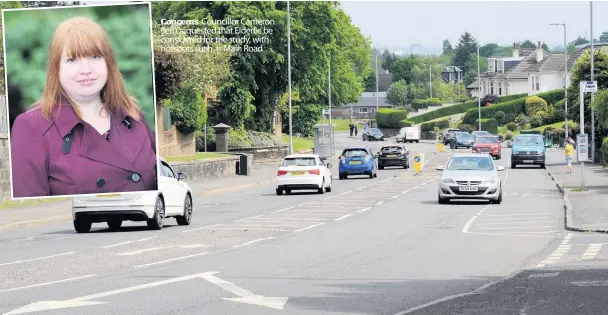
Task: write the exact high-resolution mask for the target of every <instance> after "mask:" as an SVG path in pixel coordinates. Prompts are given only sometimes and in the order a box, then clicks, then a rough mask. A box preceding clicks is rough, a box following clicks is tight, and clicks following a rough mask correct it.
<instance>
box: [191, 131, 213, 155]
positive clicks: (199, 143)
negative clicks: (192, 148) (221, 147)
mask: <svg viewBox="0 0 608 315" xmlns="http://www.w3.org/2000/svg"><path fill="white" fill-rule="evenodd" d="M195 136H196V152H205V133H204V132H203V131H202V130H197V131H196V132H195ZM207 151H209V152H214V151H215V129H213V128H211V127H207Z"/></svg>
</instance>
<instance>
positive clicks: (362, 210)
mask: <svg viewBox="0 0 608 315" xmlns="http://www.w3.org/2000/svg"><path fill="white" fill-rule="evenodd" d="M369 209H371V207H370V208H365V209H361V210H359V211H357V212H365V211H367V210H369Z"/></svg>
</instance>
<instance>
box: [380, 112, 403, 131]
mask: <svg viewBox="0 0 608 315" xmlns="http://www.w3.org/2000/svg"><path fill="white" fill-rule="evenodd" d="M406 118H407V111H406V110H396V109H391V108H380V109H378V111H377V112H376V122H377V123H378V127H379V128H399V126H400V125H399V124H400V122H401V121H402V120H405V119H406Z"/></svg>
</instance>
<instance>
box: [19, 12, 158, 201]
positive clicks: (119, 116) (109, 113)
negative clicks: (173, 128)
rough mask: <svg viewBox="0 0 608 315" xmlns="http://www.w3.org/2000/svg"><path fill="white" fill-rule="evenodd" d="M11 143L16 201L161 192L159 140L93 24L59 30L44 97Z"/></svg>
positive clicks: (74, 22) (74, 21) (80, 22)
mask: <svg viewBox="0 0 608 315" xmlns="http://www.w3.org/2000/svg"><path fill="white" fill-rule="evenodd" d="M10 136H11V138H10V140H11V141H10V142H11V168H12V176H11V177H12V185H13V186H12V187H13V198H21V197H41V196H61V195H77V194H94V193H110V192H112V193H120V192H133V191H146V190H157V189H158V187H157V186H158V184H157V173H156V165H157V155H156V141H155V136H154V133H153V132H152V130H151V128H150V127H149V125H148V122H146V120H145V119H144V115H143V113H142V111H141V110H140V108H139V105H138V104H137V101H136V100H135V99H134V98H133V97H132V96H130V95H129V94H128V93H127V89H126V87H125V83H124V81H123V78H122V74H121V72H120V70H119V68H118V64H117V61H116V58H115V54H114V51H113V49H112V47H111V45H110V41H109V40H108V36H107V34H106V32H105V31H104V30H103V29H102V27H101V26H100V25H98V24H97V23H95V22H94V21H93V20H91V19H89V18H86V17H74V18H71V19H69V20H66V21H64V22H62V23H61V24H60V25H59V26H58V27H57V29H56V30H55V32H54V34H53V37H52V40H51V43H50V47H49V54H48V63H47V73H46V83H45V87H44V92H43V94H42V97H41V99H40V100H39V101H38V102H37V103H36V104H34V105H33V106H32V108H31V109H29V110H28V111H26V112H24V113H22V114H20V115H19V116H17V118H16V119H15V121H14V123H13V126H12V129H11V134H10Z"/></svg>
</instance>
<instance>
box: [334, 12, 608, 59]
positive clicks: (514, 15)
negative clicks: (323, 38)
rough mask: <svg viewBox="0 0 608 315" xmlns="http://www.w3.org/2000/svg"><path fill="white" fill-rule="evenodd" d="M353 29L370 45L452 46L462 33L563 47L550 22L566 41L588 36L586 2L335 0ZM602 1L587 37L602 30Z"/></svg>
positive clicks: (605, 24)
mask: <svg viewBox="0 0 608 315" xmlns="http://www.w3.org/2000/svg"><path fill="white" fill-rule="evenodd" d="M340 6H341V7H342V9H343V10H344V11H345V12H346V13H347V14H348V15H350V17H351V19H352V22H353V24H354V25H356V26H357V27H359V28H360V30H361V32H362V33H363V34H364V35H365V36H370V37H371V39H372V42H373V46H378V47H391V46H399V47H409V45H410V44H416V43H417V44H421V45H424V46H427V47H436V48H439V49H440V48H441V47H442V43H443V40H444V39H449V40H450V42H451V43H452V46H455V44H456V43H457V41H458V38H459V37H460V35H461V34H462V33H464V32H465V31H468V32H469V33H471V35H473V37H475V38H476V39H477V40H479V42H480V44H481V45H484V44H487V43H497V44H501V45H508V46H510V45H513V42H519V41H524V40H526V39H529V40H531V41H532V42H533V43H537V42H538V41H541V42H545V43H546V44H547V45H549V46H558V45H559V46H563V42H564V31H563V27H561V26H549V25H548V24H551V23H566V24H567V38H568V42H570V41H572V40H574V39H576V38H577V37H578V35H581V36H583V37H585V36H586V37H587V38H589V33H590V2H589V1H536V2H527V1H526V2H522V1H508V2H507V1H444V2H439V1H425V2H421V1H341V2H340ZM602 16H608V1H593V36H594V37H595V38H598V37H599V35H600V34H601V33H602V32H605V31H608V18H602Z"/></svg>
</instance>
